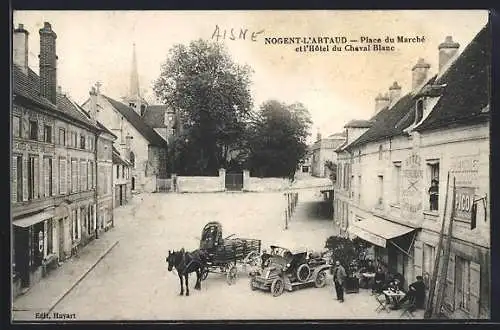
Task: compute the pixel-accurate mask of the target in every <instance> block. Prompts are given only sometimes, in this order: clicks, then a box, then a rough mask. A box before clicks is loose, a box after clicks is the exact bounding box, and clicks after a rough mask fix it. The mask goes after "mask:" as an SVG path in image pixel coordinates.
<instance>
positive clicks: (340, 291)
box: [331, 260, 425, 308]
mask: <svg viewBox="0 0 500 330" xmlns="http://www.w3.org/2000/svg"><path fill="white" fill-rule="evenodd" d="M362 272H364V273H373V272H375V276H374V278H373V282H372V293H374V294H381V293H382V292H383V291H384V290H392V291H394V292H399V291H404V290H403V285H404V277H403V275H401V274H400V273H396V274H393V275H390V276H386V273H385V272H384V271H383V269H382V267H381V266H378V267H377V268H376V271H375V266H374V265H373V262H371V261H369V262H368V264H367V265H366V266H365V267H363V268H362V269H361V270H360V273H362ZM331 274H332V275H333V282H334V286H335V292H336V294H337V300H338V301H339V302H344V286H345V282H346V278H347V273H346V270H345V268H344V267H343V266H342V265H341V264H340V261H338V260H337V261H336V262H335V265H334V266H332V268H331ZM416 279H417V280H416V281H415V282H413V283H411V284H410V285H409V286H408V291H406V292H405V296H404V297H403V298H402V299H401V300H400V301H399V303H398V304H403V303H405V302H406V301H409V300H411V301H413V302H414V303H415V305H416V307H417V308H423V306H424V301H425V284H424V280H423V277H422V276H417V277H416ZM361 281H367V279H361ZM386 299H387V300H388V297H386ZM395 307H396V308H397V307H399V306H395Z"/></svg>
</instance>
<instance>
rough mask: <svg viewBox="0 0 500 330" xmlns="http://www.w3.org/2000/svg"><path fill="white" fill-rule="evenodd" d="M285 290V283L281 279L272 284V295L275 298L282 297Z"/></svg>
mask: <svg viewBox="0 0 500 330" xmlns="http://www.w3.org/2000/svg"><path fill="white" fill-rule="evenodd" d="M284 289H285V283H284V282H283V280H282V279H281V278H277V279H275V280H274V281H273V283H271V293H272V295H273V297H277V296H280V295H281V294H282V293H283V290H284Z"/></svg>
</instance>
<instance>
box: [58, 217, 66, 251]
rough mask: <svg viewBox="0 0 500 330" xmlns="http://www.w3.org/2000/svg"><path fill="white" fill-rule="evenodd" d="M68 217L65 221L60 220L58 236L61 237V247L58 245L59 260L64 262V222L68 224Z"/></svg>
mask: <svg viewBox="0 0 500 330" xmlns="http://www.w3.org/2000/svg"><path fill="white" fill-rule="evenodd" d="M66 219H68V218H67V217H66V218H64V219H59V226H58V234H59V235H58V236H59V245H58V251H59V260H64V259H65V256H64V222H66Z"/></svg>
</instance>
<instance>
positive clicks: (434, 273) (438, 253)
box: [424, 172, 450, 319]
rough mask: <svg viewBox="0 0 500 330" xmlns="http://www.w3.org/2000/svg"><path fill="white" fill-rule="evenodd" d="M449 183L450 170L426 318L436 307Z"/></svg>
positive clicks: (430, 315) (429, 316)
mask: <svg viewBox="0 0 500 330" xmlns="http://www.w3.org/2000/svg"><path fill="white" fill-rule="evenodd" d="M449 185H450V172H448V177H447V178H446V193H445V199H444V212H443V220H442V221H441V232H440V234H439V243H438V245H437V251H436V255H435V258H434V269H433V271H432V279H431V281H430V287H429V297H428V298H427V306H426V309H425V314H424V318H426V319H429V318H432V311H433V308H434V306H433V302H434V293H435V291H436V282H437V275H438V272H439V261H440V260H441V258H440V256H441V251H442V246H443V236H444V230H445V223H446V209H447V206H448V190H449Z"/></svg>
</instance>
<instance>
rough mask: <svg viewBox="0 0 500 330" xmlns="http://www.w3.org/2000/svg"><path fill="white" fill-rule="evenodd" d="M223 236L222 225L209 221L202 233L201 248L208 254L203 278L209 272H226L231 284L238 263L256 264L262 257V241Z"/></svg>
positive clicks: (234, 279)
mask: <svg viewBox="0 0 500 330" xmlns="http://www.w3.org/2000/svg"><path fill="white" fill-rule="evenodd" d="M232 236H234V235H230V236H228V237H226V238H222V225H221V224H220V223H219V222H209V223H207V224H206V225H205V227H204V228H203V230H202V233H201V239H200V250H201V251H204V252H205V255H206V256H207V258H206V260H204V264H203V267H202V271H201V279H202V280H205V279H206V278H207V276H208V273H219V274H225V275H226V280H227V283H228V284H229V285H231V284H233V283H234V282H235V281H236V278H237V276H238V268H237V265H238V264H243V265H248V264H255V263H256V262H258V259H259V258H260V249H261V241H260V240H257V239H247V238H230V237H232Z"/></svg>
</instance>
